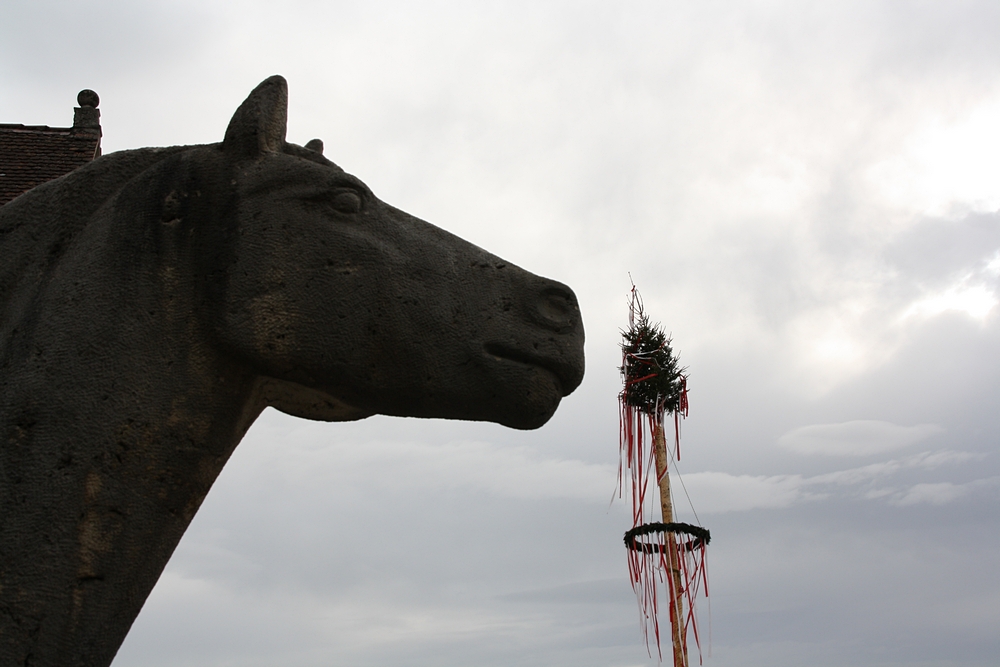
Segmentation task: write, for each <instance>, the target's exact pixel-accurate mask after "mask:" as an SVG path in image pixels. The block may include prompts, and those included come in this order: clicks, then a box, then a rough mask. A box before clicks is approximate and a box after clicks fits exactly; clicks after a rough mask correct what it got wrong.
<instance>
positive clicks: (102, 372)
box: [0, 76, 584, 667]
mask: <svg viewBox="0 0 1000 667" xmlns="http://www.w3.org/2000/svg"><path fill="white" fill-rule="evenodd" d="M287 97H288V96H287V88H286V85H285V81H284V79H282V78H281V77H277V76H276V77H272V78H270V79H267V80H266V81H264V82H263V83H261V84H260V85H259V86H258V87H257V88H256V89H254V91H253V92H252V93H251V94H250V96H249V97H248V98H247V99H246V101H245V102H244V103H243V104H242V105H241V106H240V107H239V109H237V111H236V113H235V115H234V116H233V119H232V121H231V122H230V124H229V128H228V129H227V130H226V134H225V138H224V140H223V141H222V143H219V144H211V145H204V146H183V147H173V148H144V149H139V150H134V151H123V152H120V153H115V154H111V155H107V156H105V157H102V158H100V159H98V160H96V161H94V162H93V163H91V164H89V165H87V166H85V167H83V168H81V169H79V170H77V171H75V172H72V173H70V174H68V175H66V176H64V177H62V178H59V179H57V180H55V181H51V182H49V183H47V184H45V185H42V186H39V187H37V188H35V189H34V190H31V191H29V192H27V193H25V194H24V195H22V196H21V197H19V198H17V199H15V200H14V201H12V202H10V203H8V204H6V205H4V206H2V207H0V665H3V666H4V667H7V666H13V665H18V666H24V667H27V666H29V665H30V666H31V667H84V666H86V667H105V666H107V665H109V664H110V663H111V661H112V659H113V658H114V656H115V653H116V652H117V650H118V647H119V646H120V645H121V643H122V641H124V639H125V635H126V633H127V632H128V630H129V628H130V627H131V625H132V622H133V620H134V619H135V617H136V616H137V615H138V613H139V610H140V609H141V608H142V605H143V603H144V602H145V600H146V597H147V596H148V595H149V593H150V591H151V590H152V588H153V586H154V584H155V583H156V580H157V578H158V577H159V576H160V573H161V571H162V570H163V568H164V566H165V565H166V563H167V560H168V559H169V558H170V555H171V553H172V552H173V551H174V548H175V547H176V546H177V543H178V541H179V540H180V539H181V536H182V535H183V534H184V530H185V529H186V528H187V526H188V524H189V523H190V521H191V519H192V517H193V516H194V514H195V512H196V511H197V509H198V507H199V505H200V504H201V502H202V500H203V499H204V498H205V494H207V493H208V490H209V488H210V487H211V486H212V483H213V482H214V481H215V479H216V477H217V476H218V474H219V472H220V471H221V470H222V467H223V465H224V464H225V463H226V460H227V459H228V458H229V456H230V455H231V454H232V452H233V449H234V448H235V447H236V445H237V443H239V441H240V439H241V438H242V437H243V435H244V433H246V431H247V429H248V428H249V427H250V425H251V424H252V423H253V421H254V419H256V417H257V416H258V415H259V414H260V413H261V411H262V410H263V409H264V408H265V407H267V406H273V407H275V408H277V409H279V410H281V411H283V412H287V413H289V414H292V415H296V416H299V417H304V418H306V419H319V420H326V421H342V420H352V419H362V418H364V417H368V416H370V415H374V414H384V415H399V416H413V417H441V418H446V419H467V420H484V421H492V422H498V423H500V424H504V425H506V426H510V427H513V428H520V429H530V428H537V427H539V426H541V425H542V424H544V423H545V422H546V421H547V420H548V419H549V417H551V416H552V414H553V412H554V411H555V409H556V406H557V405H558V404H559V401H560V399H561V398H562V397H563V396H565V395H567V394H569V393H570V392H571V391H573V389H575V388H576V387H577V386H578V385H579V384H580V381H581V380H582V378H583V365H584V364H583V327H582V324H581V319H580V312H579V308H578V306H577V302H576V298H575V297H574V295H573V292H572V291H571V290H570V289H569V288H567V287H566V286H565V285H562V284H560V283H557V282H553V281H551V280H546V279H544V278H541V277H539V276H536V275H534V274H531V273H528V272H527V271H524V270H522V269H520V268H517V267H516V266H513V265H512V264H509V263H507V262H505V261H503V260H501V259H499V258H498V257H495V256H493V255H491V254H489V253H487V252H485V251H484V250H482V249H480V248H477V247H475V246H473V245H471V244H469V243H467V242H465V241H462V240H461V239H459V238H457V237H455V236H452V235H451V234H448V233H447V232H445V231H443V230H441V229H438V228H437V227H434V226H432V225H430V224H428V223H426V222H423V221H421V220H418V219H416V218H414V217H412V216H410V215H407V214H406V213H404V212H402V211H399V210H397V209H395V208H393V207H391V206H389V205H388V204H385V203H383V202H381V201H379V200H378V199H377V198H376V197H375V195H373V194H372V191H371V190H370V189H368V187H367V186H366V185H365V184H364V183H362V182H361V181H360V180H358V179H357V178H355V177H354V176H351V175H349V174H347V173H345V172H344V170H343V169H341V168H340V167H338V166H337V165H335V164H333V163H332V162H330V161H329V160H327V159H325V158H324V157H323V156H322V154H321V153H322V144H321V142H318V141H316V140H314V141H312V142H309V144H307V145H306V146H305V147H301V146H296V145H294V144H290V143H287V142H286V141H285V124H286V123H285V119H286V109H287Z"/></svg>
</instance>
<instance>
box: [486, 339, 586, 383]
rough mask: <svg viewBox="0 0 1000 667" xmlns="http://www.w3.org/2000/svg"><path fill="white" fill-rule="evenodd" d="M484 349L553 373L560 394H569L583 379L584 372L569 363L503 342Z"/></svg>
mask: <svg viewBox="0 0 1000 667" xmlns="http://www.w3.org/2000/svg"><path fill="white" fill-rule="evenodd" d="M483 349H484V350H485V352H486V353H487V354H489V355H490V356H492V357H495V358H497V359H504V360H506V361H513V362H514V363H517V364H523V365H525V366H531V367H534V368H541V369H543V370H546V371H548V372H549V373H551V374H552V375H553V376H554V378H555V381H556V385H557V388H558V391H559V395H560V396H568V395H569V394H571V393H572V392H573V390H574V389H576V388H577V387H578V386H579V385H580V382H581V380H582V379H583V376H582V373H580V372H579V371H577V370H576V369H575V368H573V367H571V366H570V365H569V364H566V363H564V362H561V361H559V360H557V359H552V358H550V357H545V356H543V355H540V354H533V353H531V352H525V351H524V350H519V349H517V348H514V347H510V346H507V345H504V344H503V343H486V344H485V345H484V346H483Z"/></svg>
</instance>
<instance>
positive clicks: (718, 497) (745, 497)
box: [684, 450, 1000, 514]
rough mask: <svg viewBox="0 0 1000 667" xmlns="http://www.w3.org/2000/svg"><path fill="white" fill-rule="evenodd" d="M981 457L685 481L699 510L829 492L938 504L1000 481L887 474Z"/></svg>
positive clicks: (935, 456)
mask: <svg viewBox="0 0 1000 667" xmlns="http://www.w3.org/2000/svg"><path fill="white" fill-rule="evenodd" d="M981 458H983V457H982V455H981V454H971V453H969V452H955V451H950V450H941V451H937V452H922V453H920V454H915V455H914V456H908V457H906V458H903V459H893V460H890V461H883V462H880V463H873V464H871V465H867V466H862V467H860V468H850V469H847V470H838V471H835V472H830V473H824V474H822V475H814V476H812V477H804V476H802V475H773V476H770V477H768V476H763V475H760V476H751V475H730V474H728V473H722V472H702V473H694V474H691V475H685V476H684V484H685V486H686V488H687V490H688V492H689V494H690V495H691V497H692V498H694V499H695V502H696V503H697V507H696V509H697V510H698V512H699V513H704V514H714V513H720V512H738V511H746V510H752V509H769V508H772V509H777V508H782V507H790V506H792V505H795V504H799V503H802V502H808V501H814V500H821V499H823V498H828V497H830V496H834V495H836V496H839V497H845V496H846V497H853V498H862V499H867V500H879V499H883V500H886V501H888V502H889V503H891V504H893V505H898V506H907V505H916V504H921V503H928V504H933V505H943V504H946V503H949V502H952V501H954V500H959V499H961V498H964V497H966V496H968V495H970V493H972V492H973V491H975V490H978V489H992V488H997V487H1000V478H988V479H983V480H976V481H973V482H968V483H965V484H952V483H949V482H942V483H922V484H915V485H912V486H909V487H903V488H900V487H896V486H893V485H891V484H889V483H887V481H886V480H888V479H889V478H890V477H891V476H893V475H895V474H896V473H899V472H901V471H903V470H908V469H909V470H912V469H922V470H933V469H936V468H939V467H941V466H944V465H955V464H960V463H966V462H968V461H973V460H978V459H981Z"/></svg>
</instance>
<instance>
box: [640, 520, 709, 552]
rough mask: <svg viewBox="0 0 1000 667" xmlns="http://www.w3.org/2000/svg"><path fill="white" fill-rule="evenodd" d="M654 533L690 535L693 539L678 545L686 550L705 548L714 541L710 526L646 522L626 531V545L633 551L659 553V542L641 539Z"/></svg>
mask: <svg viewBox="0 0 1000 667" xmlns="http://www.w3.org/2000/svg"><path fill="white" fill-rule="evenodd" d="M652 533H682V534H684V535H690V536H691V539H689V540H687V541H684V542H681V543H680V544H679V545H678V546H679V547H681V548H682V549H683V550H684V551H694V550H695V549H704V548H705V546H706V545H707V544H708V543H709V542H711V541H712V533H711V532H709V530H708V528H702V527H701V526H694V525H691V524H690V523H644V524H642V525H641V526H636V527H635V528H633V529H631V530H630V531H628V532H627V533H625V546H626V547H628V548H629V549H631V550H632V551H641V552H643V553H647V554H649V553H653V554H658V553H660V545H659V544H650V543H648V542H643V541H642V540H641V539H640V538H642V537H645V536H646V535H650V534H652Z"/></svg>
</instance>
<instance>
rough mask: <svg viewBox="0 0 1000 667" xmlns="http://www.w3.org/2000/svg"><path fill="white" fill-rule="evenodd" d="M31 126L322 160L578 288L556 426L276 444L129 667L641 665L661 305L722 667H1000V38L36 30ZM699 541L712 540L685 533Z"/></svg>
mask: <svg viewBox="0 0 1000 667" xmlns="http://www.w3.org/2000/svg"><path fill="white" fill-rule="evenodd" d="M2 6H3V15H4V20H3V21H2V22H0V122H5V123H14V122H17V123H25V124H48V125H62V126H65V125H69V124H70V123H71V122H72V107H73V106H74V105H75V99H76V93H77V92H78V91H79V90H80V89H82V88H93V89H94V90H96V91H97V92H98V93H99V94H100V96H101V105H100V109H101V112H102V122H103V127H104V139H103V146H104V150H105V152H106V153H107V152H111V151H116V150H121V149H127V148H136V147H141V146H157V145H171V144H193V143H205V142H215V141H219V140H221V138H222V136H223V133H224V131H225V128H226V125H227V123H228V121H229V117H230V116H231V114H232V113H233V111H234V110H235V109H236V107H237V106H238V105H239V104H240V102H241V101H242V100H243V99H244V98H245V97H246V95H247V93H249V91H250V90H251V89H252V88H253V87H254V86H255V85H256V84H257V83H259V82H260V81H261V80H262V79H264V78H266V77H267V76H269V75H271V74H282V75H284V76H285V77H286V78H287V79H288V83H289V131H288V139H289V140H290V141H293V142H295V143H300V144H304V143H305V142H307V141H308V140H310V139H312V138H314V137H319V138H321V139H323V140H324V142H325V144H326V155H327V156H328V157H330V158H331V159H332V160H334V161H335V162H337V163H338V164H340V165H341V166H343V167H344V168H345V169H346V170H347V171H349V172H351V173H353V174H355V175H357V176H358V177H360V178H361V179H362V180H364V181H365V182H366V183H367V184H368V185H369V186H370V187H371V188H372V189H373V191H374V192H375V193H376V194H377V195H378V196H379V197H380V198H381V199H383V200H385V201H387V202H389V203H391V204H393V205H395V206H397V207H399V208H402V209H403V210H406V211H408V212H410V213H412V214H414V215H416V216H418V217H421V218H423V219H425V220H428V221H430V222H433V223H435V224H437V225H439V226H441V227H444V228H445V229H447V230H449V231H452V232H454V233H456V234H458V235H460V236H462V237H464V238H466V239H468V240H470V241H472V242H474V243H476V244H477V245H480V246H483V247H485V248H487V249H488V250H490V251H492V252H494V253H495V254H498V255H500V256H502V257H504V258H505V259H507V260H509V261H512V262H514V263H516V264H518V265H520V266H522V267H524V268H526V269H528V270H530V271H533V272H535V273H539V274H542V275H545V276H548V277H551V278H555V279H557V280H560V281H562V282H565V283H567V284H569V285H570V286H572V287H573V288H574V289H575V290H576V293H577V295H578V297H579V299H580V303H581V308H582V311H583V317H584V322H585V326H586V330H587V338H588V341H587V365H588V370H587V377H586V378H585V380H584V382H583V385H582V386H581V387H580V388H579V389H578V390H577V391H576V393H574V394H573V395H572V396H570V397H568V398H567V399H565V400H564V402H563V405H562V407H561V408H560V410H559V411H558V412H557V414H556V416H555V417H554V418H553V419H552V421H551V422H549V424H547V425H546V426H544V427H542V428H541V429H539V430H537V431H530V432H518V431H512V430H508V429H504V428H502V427H499V426H496V425H492V424H474V423H449V422H442V421H418V420H412V419H390V418H382V417H376V418H372V419H369V420H366V421H363V422H358V423H351V424H325V423H315V422H307V421H303V420H298V419H294V418H291V417H287V416H284V415H281V414H278V413H276V412H274V411H267V412H265V414H264V415H263V416H262V417H261V418H260V419H259V420H258V422H257V424H256V425H255V426H254V427H253V428H252V429H251V431H250V433H249V434H248V435H247V437H246V438H245V440H244V441H243V443H242V444H241V445H240V447H239V448H238V449H237V450H236V453H235V455H234V456H233V458H232V460H231V461H230V463H229V464H228V466H227V468H226V469H225V470H224V471H223V473H222V475H221V476H220V478H219V480H218V482H217V483H216V484H215V487H214V488H213V490H212V492H211V493H210V494H209V496H208V498H207V500H206V501H205V503H204V505H203V507H202V509H201V511H200V513H199V514H198V515H197V517H196V518H195V520H194V522H193V523H192V525H191V528H190V529H189V530H188V532H187V534H186V536H185V537H184V539H183V540H182V542H181V544H180V546H179V548H178V549H177V551H176V553H175V554H174V557H173V559H172V560H171V562H170V564H169V565H168V566H167V569H166V571H165V573H164V575H163V577H162V578H161V580H160V582H159V584H158V585H157V587H156V589H155V590H154V591H153V594H152V595H151V597H150V598H149V600H148V602H147V603H146V606H145V608H144V609H143V611H142V613H141V614H140V615H139V617H138V620H137V621H136V623H135V625H134V626H133V628H132V632H131V634H130V635H129V637H128V639H127V640H126V641H125V644H124V645H123V647H122V649H121V651H120V652H119V655H118V657H117V658H116V660H115V663H114V665H115V667H140V666H142V667H189V666H190V667H194V666H199V667H200V666H205V667H216V666H218V667H221V666H224V665H226V666H228V665H240V666H245V667H270V666H277V665H281V666H283V667H320V666H335V667H383V666H397V665H398V666H400V667H467V666H471V665H476V666H477V667H479V666H483V667H500V666H507V665H520V666H523V667H536V666H537V667H562V666H567V667H568V666H573V667H638V666H645V665H651V664H655V660H653V661H651V660H650V659H649V658H648V657H647V654H646V649H645V647H644V645H643V643H642V637H641V633H640V629H639V615H638V610H637V606H636V603H635V599H634V596H633V594H632V591H631V589H630V587H629V583H628V579H627V568H626V554H625V551H624V547H623V545H622V543H621V535H622V533H623V532H624V531H625V530H626V529H627V528H629V527H630V526H629V518H628V508H627V507H626V506H625V504H624V503H623V502H621V501H616V502H614V503H612V504H610V505H609V502H610V500H611V498H612V495H613V492H614V489H615V485H616V470H617V463H618V442H617V433H618V430H617V429H618V424H617V408H616V396H617V393H618V391H619V386H620V382H619V378H618V373H617V370H616V365H617V363H618V355H619V352H618V347H617V346H618V341H619V334H618V330H619V328H620V327H622V326H624V325H625V324H626V322H627V302H626V296H627V293H628V289H629V287H630V283H629V273H630V272H631V276H632V278H633V279H634V280H635V282H636V284H637V285H638V287H639V289H640V290H641V291H642V294H643V296H644V298H645V302H646V307H647V310H648V312H649V314H650V315H651V317H652V318H653V319H654V320H658V321H661V322H662V323H663V325H664V326H665V328H666V329H667V330H668V331H670V332H672V333H673V337H674V342H675V347H676V348H677V349H678V350H679V351H680V353H681V360H682V363H683V364H684V365H686V366H688V367H689V370H690V376H691V379H690V386H691V405H692V407H691V416H690V418H689V419H688V420H687V422H686V423H685V427H684V439H683V441H682V454H683V459H682V460H681V466H680V470H681V472H682V473H683V475H684V477H683V478H684V481H685V485H686V488H687V491H688V493H689V494H690V497H691V499H692V501H693V503H694V510H696V511H697V513H698V516H699V517H700V519H701V522H702V523H703V524H704V525H705V526H706V527H708V528H709V529H711V530H712V535H713V540H712V544H711V547H710V548H709V576H710V583H711V592H712V597H711V607H710V609H709V607H708V605H706V604H703V605H702V607H701V618H702V624H703V625H704V626H705V627H708V626H709V625H710V626H711V652H710V653H711V655H710V656H709V655H707V654H706V658H705V664H706V665H712V666H718V667H723V666H725V667H730V666H732V667H737V666H739V667H801V666H803V665H809V666H814V667H839V666H847V665H851V666H876V665H877V666H879V667H889V666H896V665H907V666H921V667H931V666H935V667H937V666H941V667H943V666H946V665H947V666H949V667H957V666H961V667H973V666H987V665H989V666H991V667H992V666H995V665H996V664H997V661H998V659H1000V567H998V566H997V565H998V563H997V560H998V556H997V554H998V553H1000V446H998V445H1000V443H998V432H1000V431H998V428H1000V415H998V411H997V409H996V403H997V400H996V399H997V396H998V389H1000V387H998V384H1000V339H998V336H1000V309H998V308H997V307H996V305H997V300H998V298H1000V291H998V289H1000V214H998V212H997V211H998V209H1000V40H998V39H997V34H998V30H1000V4H997V3H996V2H963V1H959V0H949V1H947V2H945V1H942V2H873V1H869V2H842V1H838V2H821V3H805V2H779V1H773V2H768V1H760V2H744V3H721V2H698V3H692V2H666V1H662V0H661V1H659V2H651V3H643V2H629V3H587V2H572V3H554V2H530V3H518V2H504V3H497V2H478V3H446V2H439V3H436V2H401V3H358V2H333V1H324V2H318V1H306V0H301V1H298V2H296V1H286V2H283V3H281V5H280V7H279V5H278V3H265V2H260V1H253V0H247V1H244V2H239V3H236V2H232V3H226V2H220V1H217V0H199V1H197V2H194V1H186V0H183V1H177V0H173V1H171V2H141V3H140V2H125V1H124V0H122V1H118V2H115V1H111V0H107V1H95V2H86V3H82V2H49V1H45V0H31V1H30V2H28V1H22V0H4V2H3V3H2ZM680 517H681V518H682V519H685V520H692V519H693V515H692V513H691V510H690V508H689V507H688V506H687V505H686V503H684V504H682V505H681V507H680Z"/></svg>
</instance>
